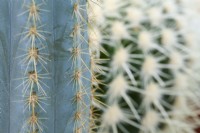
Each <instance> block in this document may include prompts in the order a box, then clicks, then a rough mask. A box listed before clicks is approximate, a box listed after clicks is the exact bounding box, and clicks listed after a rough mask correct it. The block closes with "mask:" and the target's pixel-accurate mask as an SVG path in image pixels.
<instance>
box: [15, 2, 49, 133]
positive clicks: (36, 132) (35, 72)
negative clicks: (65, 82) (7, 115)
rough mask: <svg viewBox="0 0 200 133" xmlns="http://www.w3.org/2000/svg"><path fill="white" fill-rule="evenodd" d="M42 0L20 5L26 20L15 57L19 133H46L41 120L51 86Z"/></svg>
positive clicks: (44, 119)
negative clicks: (18, 73)
mask: <svg viewBox="0 0 200 133" xmlns="http://www.w3.org/2000/svg"><path fill="white" fill-rule="evenodd" d="M45 6H46V3H45V1H36V0H26V1H24V3H23V5H22V8H23V9H24V11H23V12H21V13H20V14H19V16H18V17H22V18H25V17H26V23H25V25H24V26H23V27H25V28H24V29H23V32H22V33H19V34H18V36H20V42H19V48H18V50H20V52H19V53H20V54H19V55H18V56H17V57H16V59H18V60H19V62H18V63H19V65H20V67H21V70H17V71H21V73H22V74H21V75H22V77H21V78H18V79H16V80H17V81H19V85H18V86H17V87H16V88H15V89H18V90H20V91H21V99H22V100H20V102H22V103H23V104H24V110H21V111H23V112H24V114H25V120H24V122H23V126H22V127H21V133H43V132H45V129H44V128H45V125H44V121H46V120H47V118H45V117H44V116H45V114H43V113H46V112H48V110H46V109H45V107H46V105H47V100H48V96H47V94H48V93H47V90H48V89H51V88H50V87H49V85H48V84H47V83H46V82H47V81H48V80H50V73H49V70H48V65H49V62H50V59H49V53H48V46H47V45H48V43H47V38H46V35H47V34H50V33H49V32H48V31H45V30H44V29H45V28H44V27H45V26H46V25H45V24H44V23H43V22H44V20H43V15H45V13H47V12H48V11H47V10H45V9H44V8H45Z"/></svg>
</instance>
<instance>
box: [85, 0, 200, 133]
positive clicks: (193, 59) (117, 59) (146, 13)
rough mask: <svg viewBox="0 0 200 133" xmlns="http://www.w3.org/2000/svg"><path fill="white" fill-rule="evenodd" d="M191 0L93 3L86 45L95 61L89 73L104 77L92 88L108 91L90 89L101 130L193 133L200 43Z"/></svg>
mask: <svg viewBox="0 0 200 133" xmlns="http://www.w3.org/2000/svg"><path fill="white" fill-rule="evenodd" d="M188 2H189V3H190V2H191V3H190V4H188ZM193 2H197V1H195V0H192V1H189V0H160V1H159V0H150V1H147V0H131V1H130V0H124V1H118V0H102V1H100V2H99V1H98V4H96V3H95V4H92V5H93V6H92V7H93V8H92V9H94V10H95V9H96V10H95V12H92V9H91V12H92V13H94V14H92V13H90V14H89V18H91V21H92V22H93V24H94V25H96V28H95V30H91V33H97V34H95V36H94V34H90V40H93V41H91V42H92V43H90V49H91V52H92V53H93V55H94V57H95V58H94V59H93V60H98V62H95V63H94V65H92V66H95V68H96V67H98V69H92V72H94V75H95V76H94V77H95V78H97V79H99V78H98V77H97V75H98V76H99V75H101V76H102V77H104V78H103V81H101V82H100V81H99V80H95V81H98V82H95V83H94V86H95V87H96V88H95V89H94V90H97V89H99V87H100V86H102V85H103V86H104V87H103V88H101V89H102V90H104V91H106V94H104V93H103V94H101V93H102V92H103V91H97V92H98V93H97V92H96V91H95V93H93V96H94V97H95V96H96V97H95V98H94V99H93V103H94V106H95V107H96V108H98V109H100V110H101V111H102V112H103V114H102V117H101V118H102V119H101V120H100V123H101V124H100V126H99V127H97V126H96V128H97V129H99V133H118V132H119V130H120V132H123V133H129V132H131V133H133V132H134V131H135V133H137V132H140V133H155V132H159V133H169V132H170V133H183V132H184V133H194V128H195V127H196V126H197V125H198V124H199V121H198V120H197V116H198V114H199V111H198V110H196V109H197V108H199V104H198V101H199V97H198V94H199V90H198V85H199V74H198V72H199V70H200V63H199V61H198V60H199V58H200V54H199V52H198V51H199V50H200V47H199V46H198V43H199V39H198V38H197V37H196V36H198V35H199V31H198V30H197V29H195V28H194V27H193V26H194V25H196V24H197V22H199V20H198V13H197V12H198V10H199V9H198V8H197V7H194V5H195V4H192V3H193ZM91 3H92V2H91ZM100 8H101V9H102V11H101V10H100ZM98 17H99V18H98ZM99 19H100V21H98V20H99ZM93 31H95V32H93ZM100 33H101V34H100ZM94 40H95V41H94ZM94 42H95V43H94ZM93 44H94V45H93ZM105 49H106V50H107V52H105V51H104V50H105ZM100 55H101V56H100ZM102 57H103V58H102ZM104 57H107V58H109V59H104ZM101 80H102V79H101ZM98 84H99V85H98ZM105 84H107V85H105ZM136 95H137V96H139V98H138V97H136ZM101 99H104V100H103V101H101ZM104 101H106V103H102V102H104ZM122 101H123V103H121V102H122ZM124 106H126V107H124ZM98 122H99V121H98ZM126 125H131V126H132V127H133V129H126ZM160 125H164V126H160ZM124 126H125V127H124ZM135 128H137V129H139V131H137V130H134V129H135Z"/></svg>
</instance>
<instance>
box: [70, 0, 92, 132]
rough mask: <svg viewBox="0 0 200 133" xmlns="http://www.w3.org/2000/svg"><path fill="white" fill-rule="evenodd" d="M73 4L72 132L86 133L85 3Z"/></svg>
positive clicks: (87, 112) (88, 96)
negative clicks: (73, 107)
mask: <svg viewBox="0 0 200 133" xmlns="http://www.w3.org/2000/svg"><path fill="white" fill-rule="evenodd" d="M71 3H72V4H73V12H72V16H71V17H72V18H73V22H74V25H73V30H72V32H71V35H70V37H71V38H72V40H73V43H72V44H70V45H71V46H70V47H71V48H70V49H69V51H70V55H71V56H70V59H69V60H70V61H71V63H72V64H71V69H70V73H71V72H72V74H71V76H70V79H71V80H70V82H69V83H70V84H72V86H73V88H72V89H73V91H74V97H73V99H72V100H73V105H75V111H74V113H73V123H74V127H73V132H74V133H87V132H88V130H89V128H88V124H89V110H88V109H89V108H90V105H89V104H88V103H89V101H90V85H88V83H89V82H90V65H89V62H88V61H89V59H88V58H89V57H90V55H89V52H88V51H89V50H88V39H87V26H88V21H87V17H86V16H87V15H86V13H87V10H86V2H85V1H84V0H74V1H72V2H71Z"/></svg>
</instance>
